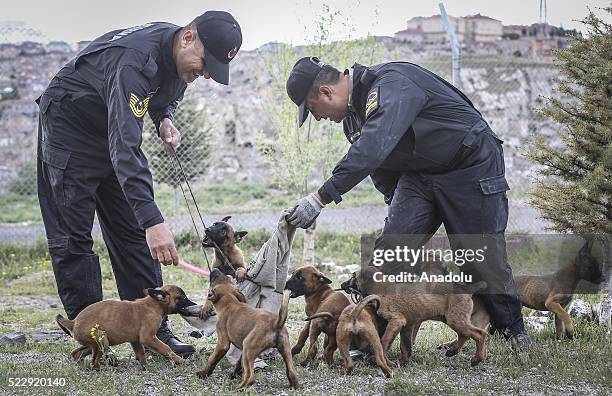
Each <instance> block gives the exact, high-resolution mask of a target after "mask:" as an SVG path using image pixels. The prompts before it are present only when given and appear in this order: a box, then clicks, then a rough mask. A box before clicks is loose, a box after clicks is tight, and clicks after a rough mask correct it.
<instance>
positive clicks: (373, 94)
mask: <svg viewBox="0 0 612 396" xmlns="http://www.w3.org/2000/svg"><path fill="white" fill-rule="evenodd" d="M379 88H380V87H376V89H373V90H372V91H370V93H369V94H368V100H367V101H366V109H365V118H368V117H369V116H370V114H372V112H373V111H374V110H376V109H378V90H379Z"/></svg>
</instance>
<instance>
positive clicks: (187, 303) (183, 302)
mask: <svg viewBox="0 0 612 396" xmlns="http://www.w3.org/2000/svg"><path fill="white" fill-rule="evenodd" d="M194 305H196V303H194V302H193V301H191V300H190V299H188V298H187V297H183V298H181V299H180V300H179V302H178V303H177V304H176V308H175V309H174V313H177V314H180V315H183V316H197V315H194V314H192V313H191V312H189V310H187V307H191V306H194Z"/></svg>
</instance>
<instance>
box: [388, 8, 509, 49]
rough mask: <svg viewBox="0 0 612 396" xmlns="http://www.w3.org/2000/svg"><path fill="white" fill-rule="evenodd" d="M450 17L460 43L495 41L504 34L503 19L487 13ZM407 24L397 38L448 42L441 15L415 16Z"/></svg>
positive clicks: (427, 42)
mask: <svg viewBox="0 0 612 396" xmlns="http://www.w3.org/2000/svg"><path fill="white" fill-rule="evenodd" d="M448 19H449V21H450V24H451V26H452V27H453V30H454V32H455V36H456V37H457V41H459V42H460V43H495V42H496V41H497V40H499V39H500V38H501V36H502V23H501V21H498V20H497V19H493V18H490V17H488V16H485V15H480V14H476V15H471V16H467V17H460V18H457V17H453V16H450V15H449V16H448ZM406 25H407V26H406V29H405V30H401V31H399V32H396V33H395V35H394V37H395V38H396V39H398V40H401V41H411V42H417V43H426V44H446V43H448V34H447V33H446V30H445V29H444V22H443V20H442V16H441V15H432V16H430V17H415V18H412V19H410V20H408V22H407V24H406Z"/></svg>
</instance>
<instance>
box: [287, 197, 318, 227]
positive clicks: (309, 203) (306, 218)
mask: <svg viewBox="0 0 612 396" xmlns="http://www.w3.org/2000/svg"><path fill="white" fill-rule="evenodd" d="M324 207H325V204H324V203H322V202H321V201H320V200H319V199H318V198H317V196H316V195H315V194H314V193H313V194H310V195H307V196H305V197H304V198H302V199H300V200H299V201H297V205H296V206H295V208H293V212H291V214H290V215H289V216H288V217H287V222H288V223H289V224H291V225H292V226H295V227H300V228H308V227H310V226H311V225H312V223H314V221H315V220H316V218H317V217H318V216H319V213H321V209H323V208H324Z"/></svg>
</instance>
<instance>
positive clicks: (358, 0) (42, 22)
mask: <svg viewBox="0 0 612 396" xmlns="http://www.w3.org/2000/svg"><path fill="white" fill-rule="evenodd" d="M438 3H439V1H438V0H411V1H408V0H404V1H390V0H387V1H385V0H349V1H345V0H340V1H329V0H328V1H320V0H304V1H296V0H285V1H272V0H255V1H252V0H251V1H238V0H224V1H212V0H210V1H207V0H174V1H172V0H98V1H87V0H79V1H77V0H31V1H28V0H21V1H20V0H4V1H3V5H2V13H1V14H0V21H2V20H12V21H24V22H26V23H28V24H29V25H31V26H32V27H34V28H36V29H39V30H40V31H42V33H43V34H45V36H46V37H47V38H48V39H50V40H65V41H68V42H76V41H80V40H91V39H93V38H95V37H97V36H99V35H101V34H102V33H105V32H107V31H110V30H114V29H118V28H125V27H130V26H135V25H139V24H142V23H145V22H151V21H167V22H172V23H175V24H177V25H185V24H187V23H188V22H190V21H191V20H192V19H193V18H194V17H195V16H197V15H199V14H201V13H202V12H204V11H206V10H211V9H220V10H226V11H229V12H231V13H232V14H233V15H234V17H235V18H236V19H237V20H238V22H239V23H240V25H241V27H242V31H243V36H244V43H243V46H242V48H243V49H246V50H252V49H255V48H257V47H259V46H261V45H262V44H265V43H267V42H270V41H281V42H287V43H292V44H303V43H304V37H312V32H313V30H314V29H315V26H316V25H315V22H316V21H317V20H318V18H319V16H320V15H321V14H322V13H323V5H324V4H329V5H330V7H331V9H332V10H335V11H337V12H339V15H338V16H337V17H336V19H337V23H336V24H335V26H336V30H335V31H334V34H333V36H334V37H335V38H337V39H342V38H346V37H349V36H352V37H360V36H365V35H367V34H368V33H370V34H374V35H379V36H380V35H386V36H390V35H393V33H394V32H396V31H398V30H402V29H404V28H405V24H406V20H408V19H410V18H412V17H415V16H429V15H433V14H438V13H439V8H438ZM609 4H610V0H548V22H549V23H551V24H553V25H563V27H565V28H570V29H571V28H577V29H579V30H581V25H580V24H579V23H578V22H577V21H576V20H579V19H582V18H583V17H584V16H585V15H586V14H587V12H588V10H587V7H591V8H593V9H595V7H604V6H606V5H609ZM445 5H446V10H447V12H448V13H449V14H450V15H453V16H465V15H471V14H476V13H481V14H484V15H487V16H490V17H492V18H495V19H499V20H501V21H502V22H503V23H504V24H530V23H534V22H538V20H539V13H540V11H539V10H540V6H539V5H540V0H504V1H498V0H446V1H445ZM599 15H601V16H604V15H603V14H602V13H601V12H599ZM347 22H348V24H349V26H352V27H353V28H354V31H353V32H350V29H349V28H348V27H346V23H347Z"/></svg>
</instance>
